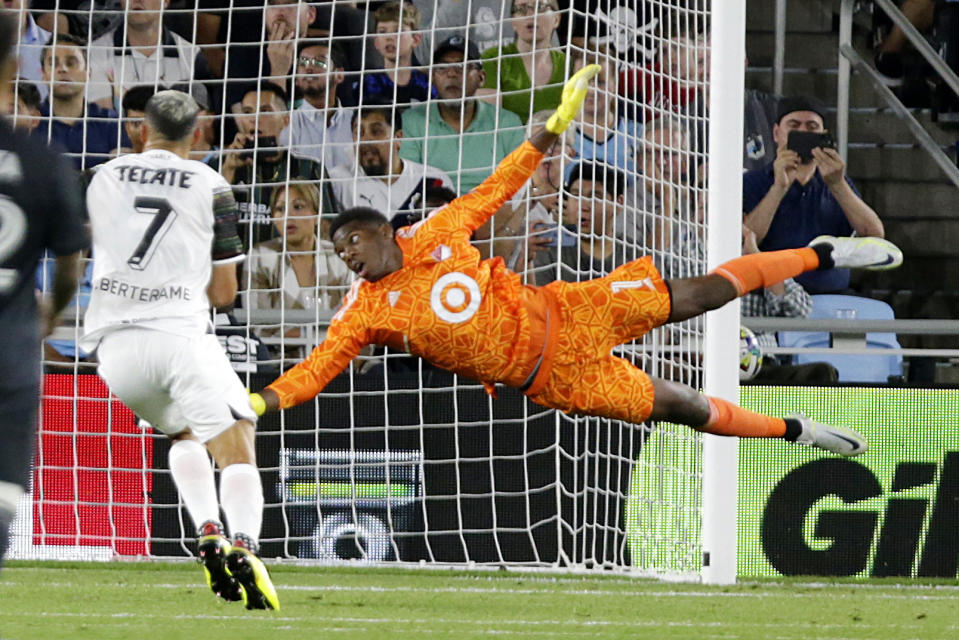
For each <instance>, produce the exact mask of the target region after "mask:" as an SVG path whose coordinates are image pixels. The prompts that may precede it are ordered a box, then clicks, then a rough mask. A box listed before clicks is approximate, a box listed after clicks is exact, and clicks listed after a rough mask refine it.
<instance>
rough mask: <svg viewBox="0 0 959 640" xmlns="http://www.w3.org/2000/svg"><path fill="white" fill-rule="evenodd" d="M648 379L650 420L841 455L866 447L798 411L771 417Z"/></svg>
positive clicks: (858, 437)
mask: <svg viewBox="0 0 959 640" xmlns="http://www.w3.org/2000/svg"><path fill="white" fill-rule="evenodd" d="M651 380H652V383H653V389H654V391H653V394H654V396H653V409H652V412H651V413H650V415H649V419H650V420H665V421H668V422H675V423H678V424H684V425H687V426H689V427H692V428H693V429H696V430H697V431H701V432H703V433H711V434H713V435H719V436H739V437H741V438H782V439H784V440H787V441H789V442H796V443H798V444H803V445H807V446H810V447H816V448H818V449H824V450H825V451H829V452H831V453H836V454H839V455H841V456H858V455H859V454H861V453H865V452H866V450H867V449H868V448H869V446H868V445H867V444H866V439H865V438H863V437H862V436H861V435H860V434H859V433H857V432H856V431H854V430H852V429H849V428H846V427H840V426H835V425H827V424H822V423H819V422H816V421H814V420H812V419H811V418H808V417H806V416H804V415H801V414H798V413H797V414H794V415H790V416H787V417H785V418H775V417H773V416H767V415H764V414H761V413H756V412H755V411H750V410H749V409H744V408H743V407H740V406H737V405H735V404H733V403H731V402H728V401H726V400H723V399H722V398H714V397H711V396H707V395H704V394H702V393H699V392H698V391H696V390H695V389H693V388H692V387H688V386H686V385H684V384H681V383H679V382H672V381H670V380H661V379H659V378H651Z"/></svg>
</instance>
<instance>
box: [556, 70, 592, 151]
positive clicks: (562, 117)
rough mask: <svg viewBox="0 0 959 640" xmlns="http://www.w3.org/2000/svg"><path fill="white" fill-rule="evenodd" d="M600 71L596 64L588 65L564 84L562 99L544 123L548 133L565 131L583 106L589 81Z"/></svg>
mask: <svg viewBox="0 0 959 640" xmlns="http://www.w3.org/2000/svg"><path fill="white" fill-rule="evenodd" d="M601 69H602V67H601V66H599V65H598V64H588V65H586V66H585V67H583V68H582V69H580V70H579V71H577V72H576V73H574V74H573V77H572V78H570V79H569V80H568V81H567V82H566V86H565V87H563V99H562V101H561V102H560V103H559V106H558V107H556V113H554V114H553V115H551V116H550V117H549V120H547V121H546V130H547V131H549V132H550V133H556V134H560V133H563V132H564V131H566V129H567V128H568V127H569V124H570V123H571V122H572V121H573V118H575V117H576V114H577V113H579V109H580V107H582V106H583V100H585V99H586V91H587V90H588V88H589V81H590V80H592V79H593V78H594V77H595V76H596V74H597V73H599V72H600V70H601Z"/></svg>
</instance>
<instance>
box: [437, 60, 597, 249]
mask: <svg viewBox="0 0 959 640" xmlns="http://www.w3.org/2000/svg"><path fill="white" fill-rule="evenodd" d="M600 69H601V67H600V66H599V65H598V64H591V65H587V66H585V67H583V68H582V69H580V70H579V71H577V72H576V73H574V74H573V76H572V77H571V78H570V79H569V80H568V81H567V82H566V85H565V87H564V88H563V97H562V100H561V101H560V104H559V106H558V107H557V108H556V112H555V113H553V115H552V116H550V118H549V120H547V121H546V124H545V125H543V126H542V127H540V128H539V129H538V130H537V131H535V132H534V133H533V134H532V135H531V136H530V137H529V139H528V140H527V141H526V142H524V143H523V144H522V145H520V146H519V147H517V148H516V149H515V150H514V151H513V152H511V153H510V154H509V155H508V156H507V157H506V158H504V159H503V161H502V162H500V164H499V166H498V167H497V168H496V170H495V171H494V172H493V174H492V175H490V176H489V177H488V178H487V179H486V180H484V181H483V182H482V183H480V184H479V185H478V186H477V187H476V188H475V189H473V190H472V191H470V192H469V193H466V194H464V195H462V196H461V197H459V198H457V199H456V200H454V201H453V202H451V203H450V204H449V205H447V206H446V207H444V208H443V209H441V210H440V211H439V212H438V213H437V214H436V215H437V217H438V218H445V220H444V222H443V224H444V225H447V224H450V223H452V224H451V226H453V227H464V228H466V229H467V230H469V231H470V232H474V231H476V230H478V229H480V227H482V226H483V225H485V224H486V223H487V221H488V220H489V219H490V218H491V217H492V216H494V215H495V214H496V213H497V212H498V211H499V210H500V207H502V205H503V204H504V203H505V202H506V201H507V200H508V199H509V198H511V197H512V196H513V194H515V193H516V192H517V191H518V190H519V189H520V187H522V186H523V184H524V183H525V182H526V181H527V180H529V178H530V176H531V175H533V172H534V171H535V170H536V167H537V165H539V162H540V160H541V159H542V154H544V153H546V152H547V151H548V150H549V148H550V147H551V146H552V145H553V143H554V142H555V141H556V139H557V138H558V137H559V136H560V134H562V133H563V132H565V131H566V129H567V128H568V127H569V125H570V123H571V122H572V121H573V118H575V117H576V114H578V113H579V110H580V108H581V107H582V106H583V101H584V100H585V99H586V92H587V91H588V90H589V81H590V80H591V79H592V78H593V77H594V76H596V74H597V73H599V71H600ZM530 147H532V148H533V149H535V151H533V149H530ZM536 152H538V153H536ZM427 224H429V219H427ZM480 237H482V238H488V237H489V234H488V233H484V234H483V235H482V236H480Z"/></svg>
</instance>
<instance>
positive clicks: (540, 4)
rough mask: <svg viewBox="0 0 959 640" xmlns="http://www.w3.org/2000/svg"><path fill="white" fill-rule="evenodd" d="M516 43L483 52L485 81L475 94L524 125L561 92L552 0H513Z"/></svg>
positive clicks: (561, 60)
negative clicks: (516, 117)
mask: <svg viewBox="0 0 959 640" xmlns="http://www.w3.org/2000/svg"><path fill="white" fill-rule="evenodd" d="M511 13H512V15H513V30H514V31H515V32H516V40H514V41H513V42H511V43H510V44H508V45H506V46H504V47H493V48H491V49H488V50H486V51H485V52H484V53H483V60H484V62H483V71H485V72H486V82H485V84H483V89H481V90H480V91H479V95H481V96H489V99H491V100H492V101H494V103H495V100H496V98H497V97H498V98H499V100H500V104H501V105H502V107H503V108H504V109H508V110H510V111H512V112H513V113H515V114H516V115H518V116H519V117H520V120H522V121H523V123H524V124H525V123H526V121H527V120H529V117H530V114H532V113H535V112H537V111H540V110H542V109H551V108H552V107H553V105H555V104H557V103H558V102H559V100H560V99H561V97H562V93H563V80H564V78H565V76H564V73H565V71H566V54H565V53H563V51H562V50H560V49H558V48H555V47H553V46H552V39H553V34H554V33H555V31H556V28H557V27H558V26H559V21H560V14H559V11H558V9H557V5H556V0H513V5H512V9H511Z"/></svg>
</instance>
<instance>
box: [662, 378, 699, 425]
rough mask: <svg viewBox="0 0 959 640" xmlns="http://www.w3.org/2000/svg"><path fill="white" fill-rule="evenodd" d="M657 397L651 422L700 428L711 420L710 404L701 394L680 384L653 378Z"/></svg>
mask: <svg viewBox="0 0 959 640" xmlns="http://www.w3.org/2000/svg"><path fill="white" fill-rule="evenodd" d="M652 381H653V388H654V390H655V396H654V398H653V411H652V413H651V414H650V416H649V419H650V420H665V421H668V422H676V423H678V424H684V425H688V426H692V427H699V426H702V425H703V424H705V423H706V421H707V420H708V419H709V402H708V401H707V400H706V397H705V396H703V395H702V394H701V393H699V392H698V391H696V390H695V389H693V388H692V387H689V386H687V385H684V384H681V383H679V382H673V381H671V380H662V379H660V378H652Z"/></svg>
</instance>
